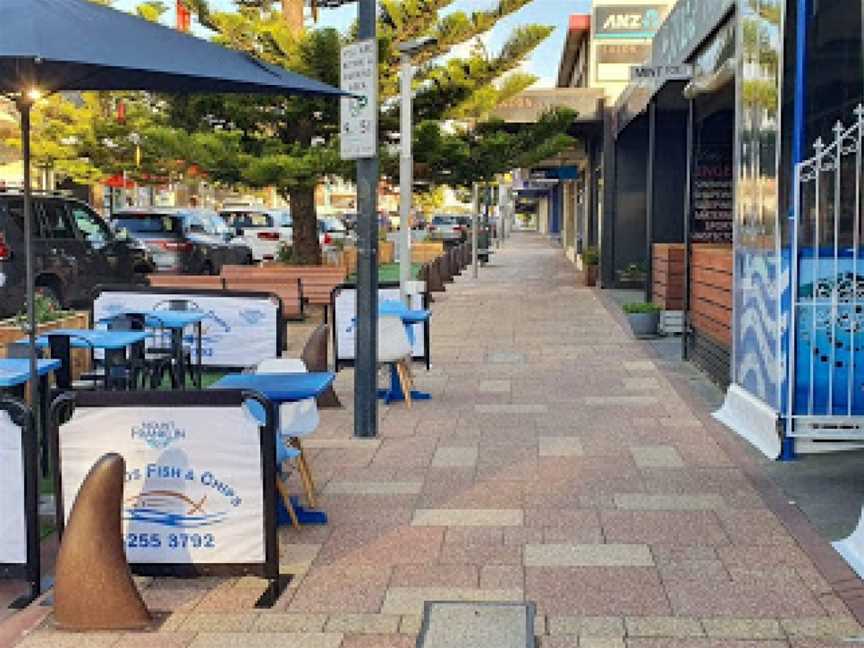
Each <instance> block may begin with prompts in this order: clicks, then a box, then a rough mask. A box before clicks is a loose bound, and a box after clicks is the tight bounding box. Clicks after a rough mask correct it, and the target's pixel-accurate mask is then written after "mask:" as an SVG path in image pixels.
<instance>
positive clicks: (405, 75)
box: [398, 36, 438, 306]
mask: <svg viewBox="0 0 864 648" xmlns="http://www.w3.org/2000/svg"><path fill="white" fill-rule="evenodd" d="M437 42H438V39H437V38H434V37H433V36H421V37H420V38H415V39H413V40H410V41H406V42H404V43H401V44H400V45H399V48H398V49H399V53H400V54H402V69H401V81H402V86H401V87H402V89H401V100H402V105H401V109H400V115H399V117H400V125H401V129H400V136H399V137H400V140H401V144H402V146H401V149H402V152H401V155H400V158H399V296H400V298H401V299H402V302H403V303H405V304H406V305H408V306H410V305H411V304H410V301H409V300H410V296H409V295H408V288H407V284H408V282H409V281H411V224H410V220H411V198H412V196H413V193H414V156H413V154H412V152H411V137H412V131H413V115H412V98H413V95H412V92H411V81H412V79H413V77H414V66H413V65H412V64H411V58H412V57H413V56H415V55H416V54H418V53H419V52H421V51H422V50H424V49H425V48H427V47H431V46H433V45H435V44H436V43H437Z"/></svg>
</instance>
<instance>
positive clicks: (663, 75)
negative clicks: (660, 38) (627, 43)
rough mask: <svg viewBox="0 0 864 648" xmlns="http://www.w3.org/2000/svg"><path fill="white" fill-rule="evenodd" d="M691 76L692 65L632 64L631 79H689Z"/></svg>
mask: <svg viewBox="0 0 864 648" xmlns="http://www.w3.org/2000/svg"><path fill="white" fill-rule="evenodd" d="M692 78H693V66H692V65H633V66H631V67H630V80H631V81H661V82H662V81H689V80H690V79H692Z"/></svg>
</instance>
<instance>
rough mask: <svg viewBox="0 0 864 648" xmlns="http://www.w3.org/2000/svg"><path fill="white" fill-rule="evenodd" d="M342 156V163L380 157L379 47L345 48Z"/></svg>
mask: <svg viewBox="0 0 864 648" xmlns="http://www.w3.org/2000/svg"><path fill="white" fill-rule="evenodd" d="M340 69H341V88H342V90H344V91H345V92H347V93H349V94H351V95H354V96H353V97H343V98H342V100H341V101H342V104H341V110H340V120H339V121H340V128H341V134H340V152H341V155H342V159H343V160H357V159H360V158H371V157H375V156H376V155H377V154H378V43H377V41H376V40H375V39H369V40H362V41H358V42H356V43H353V44H351V45H346V46H345V47H343V48H342V57H341V65H340Z"/></svg>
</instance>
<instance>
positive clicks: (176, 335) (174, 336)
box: [100, 310, 207, 389]
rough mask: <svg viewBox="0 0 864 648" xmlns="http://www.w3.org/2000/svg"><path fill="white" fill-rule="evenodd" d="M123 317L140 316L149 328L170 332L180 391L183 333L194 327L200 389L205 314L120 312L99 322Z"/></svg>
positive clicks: (183, 377)
mask: <svg viewBox="0 0 864 648" xmlns="http://www.w3.org/2000/svg"><path fill="white" fill-rule="evenodd" d="M123 315H140V316H141V317H143V318H144V323H145V325H146V326H148V327H149V328H158V329H167V330H169V331H171V349H172V351H173V355H174V361H175V362H176V366H177V376H176V379H177V383H178V384H179V386H180V389H185V388H186V358H185V356H184V355H183V331H184V329H185V328H186V327H187V326H193V325H194V326H195V336H196V347H195V348H196V352H197V354H198V377H197V386H198V389H201V386H202V384H203V380H204V366H203V364H204V354H203V353H202V348H201V347H202V346H203V340H204V331H203V327H202V322H203V321H204V320H205V319H207V313H205V312H203V311H194V310H185V311H184V310H146V311H137V310H130V311H120V312H118V313H114V314H113V315H109V316H107V317H103V318H102V319H101V320H100V321H101V322H110V321H111V320H112V319H114V318H116V317H119V316H123Z"/></svg>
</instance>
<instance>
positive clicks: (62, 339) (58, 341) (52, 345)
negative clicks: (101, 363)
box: [45, 331, 107, 391]
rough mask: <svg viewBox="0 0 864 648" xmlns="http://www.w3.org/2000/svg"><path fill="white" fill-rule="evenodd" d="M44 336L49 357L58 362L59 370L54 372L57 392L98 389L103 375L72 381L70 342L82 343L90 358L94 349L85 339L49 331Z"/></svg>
mask: <svg viewBox="0 0 864 648" xmlns="http://www.w3.org/2000/svg"><path fill="white" fill-rule="evenodd" d="M45 336H46V337H47V338H48V353H49V355H50V357H51V358H53V359H54V360H59V361H60V368H59V369H57V370H56V371H55V372H54V384H55V385H56V388H57V389H58V390H59V391H69V390H93V389H98V388H99V382H100V379H102V381H103V382H104V381H105V377H104V376H103V375H100V374H96V373H90V374H84V375H82V378H81V380H76V381H73V380H72V341H73V340H76V341H81V342H83V343H84V347H85V348H89V350H90V355H91V357H92V355H93V351H94V348H93V345H92V344H91V343H90V341H89V340H88V339H87V338H85V337H81V336H79V335H75V334H74V333H52V332H50V331H49V332H48V333H46V334H45ZM106 387H107V384H106Z"/></svg>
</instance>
